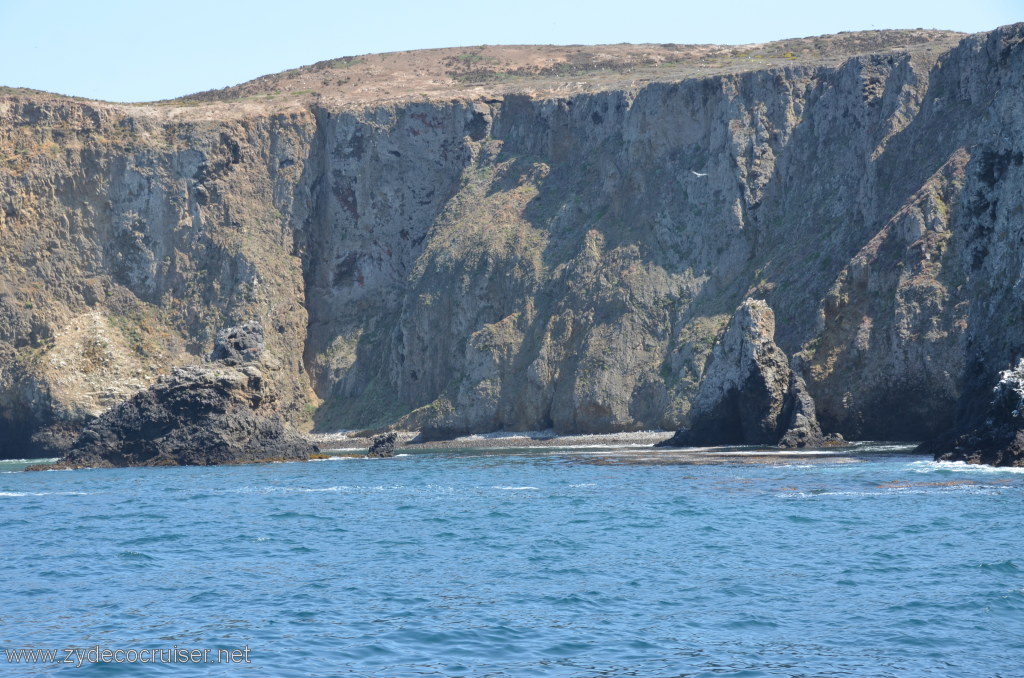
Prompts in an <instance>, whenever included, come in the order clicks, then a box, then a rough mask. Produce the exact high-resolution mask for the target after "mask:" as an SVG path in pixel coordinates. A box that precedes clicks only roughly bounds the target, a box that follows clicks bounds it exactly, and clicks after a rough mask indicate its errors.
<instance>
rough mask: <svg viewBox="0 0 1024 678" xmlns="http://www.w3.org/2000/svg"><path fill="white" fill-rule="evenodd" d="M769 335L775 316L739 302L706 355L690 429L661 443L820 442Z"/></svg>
mask: <svg viewBox="0 0 1024 678" xmlns="http://www.w3.org/2000/svg"><path fill="white" fill-rule="evenodd" d="M774 336H775V314H774V313H773V312H772V310H771V308H769V307H768V304H766V303H765V302H764V301H761V300H754V299H747V300H746V301H744V302H743V304H742V305H741V306H740V307H739V308H738V309H737V310H736V313H735V314H734V315H733V317H732V321H731V322H730V323H729V327H728V328H727V329H726V331H725V334H724V335H723V336H722V338H721V340H720V341H719V342H718V343H717V344H716V345H715V347H714V349H713V350H712V352H711V358H710V359H709V360H708V367H707V370H706V371H705V373H704V376H703V378H702V379H701V382H700V388H699V389H698V390H697V395H696V397H695V398H694V402H693V409H692V410H691V411H690V426H689V427H688V428H686V429H684V430H681V431H679V432H677V433H676V435H675V436H673V437H672V438H671V439H670V440H668V441H666V442H665V443H663V444H664V445H666V446H673V447H689V446H703V445H776V444H778V445H781V446H783V447H807V446H813V445H819V444H821V443H822V442H823V438H822V435H821V428H820V427H819V426H818V421H817V417H816V416H815V412H814V401H813V399H812V398H811V396H810V394H809V393H808V392H807V388H806V386H805V385H804V381H803V378H802V377H801V376H800V375H798V374H796V373H795V372H794V371H793V370H791V369H790V367H789V361H788V360H787V358H786V354H785V353H784V352H783V351H782V349H780V348H779V347H778V346H776V345H775V341H774Z"/></svg>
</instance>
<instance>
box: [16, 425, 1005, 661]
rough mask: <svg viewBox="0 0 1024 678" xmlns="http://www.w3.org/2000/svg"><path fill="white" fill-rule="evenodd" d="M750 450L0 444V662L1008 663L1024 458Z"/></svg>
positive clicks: (868, 448)
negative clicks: (21, 460) (288, 451)
mask: <svg viewBox="0 0 1024 678" xmlns="http://www.w3.org/2000/svg"><path fill="white" fill-rule="evenodd" d="M744 454H746V452H744V451H743V450H739V451H737V454H736V457H735V461H734V462H733V461H727V462H726V463H717V464H711V465H702V464H693V463H688V462H692V461H694V457H693V456H692V455H691V456H690V457H686V458H683V457H674V456H672V455H671V454H665V455H662V454H659V453H652V452H651V451H649V450H646V451H637V450H618V449H586V448H582V449H534V450H529V449H503V450H482V449H481V450H463V451H457V452H456V451H430V452H418V453H412V454H409V455H403V456H400V457H398V458H394V459H341V460H328V461H322V462H309V463H291V464H267V465H252V466H233V467H208V468H195V467H192V468H138V469H104V470H98V469H97V470H84V471H51V472H42V473H21V472H18V470H17V469H19V468H21V467H23V466H24V464H18V463H16V462H4V463H0V549H2V551H0V552H2V568H0V646H2V652H0V673H3V674H5V675H16V676H37V675H39V676H41V675H74V676H83V677H85V676H92V675H142V674H143V673H144V674H145V675H150V674H153V675H157V674H159V675H170V674H172V673H173V674H174V675H223V674H231V673H235V672H244V673H248V674H250V675H254V676H255V675H260V676H264V675H266V676H339V675H340V676H382V677H383V676H387V677H405V676H410V677H412V676H415V677H417V678H420V677H424V676H472V677H484V676H494V677H498V676H503V677H504V676H608V677H619V676H650V677H669V676H794V677H795V676H899V677H905V676H943V677H945V676H985V677H987V678H993V677H997V676H1006V677H1009V676H1021V675H1024V539H1022V530H1021V527H1022V517H1024V472H1022V471H1024V469H1018V470H999V469H991V468H981V467H968V466H965V465H963V464H940V463H934V462H931V461H928V460H926V459H924V458H922V457H918V456H911V455H908V454H906V448H897V447H894V446H881V445H875V446H872V445H859V446H857V447H856V448H854V449H852V450H850V449H846V450H841V451H838V452H836V453H835V454H836V456H835V457H834V458H826V459H815V458H812V457H808V458H807V459H801V458H799V457H797V458H791V457H789V458H782V457H780V458H779V459H778V460H777V461H776V460H773V459H771V458H769V459H768V460H767V461H765V460H764V459H761V460H760V462H759V463H746V462H747V461H749V459H748V458H747V457H745V456H744ZM697 459H698V460H699V457H697ZM684 462H687V463H684ZM243 647H244V648H248V651H249V655H248V658H249V663H244V662H243V663H235V664H229V663H226V662H222V663H219V664H217V663H206V664H185V663H180V662H175V663H163V664H156V663H153V664H147V665H146V666H139V665H132V664H128V663H118V662H114V661H108V662H92V661H86V662H85V663H84V664H83V665H82V666H80V667H77V666H76V665H75V664H74V663H70V664H62V663H54V662H33V663H27V664H26V663H24V662H23V661H19V662H17V663H14V662H11V661H9V660H8V659H7V656H6V654H4V653H5V652H8V651H13V650H16V649H19V648H42V649H45V648H51V649H64V648H77V649H79V650H80V651H82V652H85V651H87V650H89V649H93V650H96V649H97V648H98V649H110V650H113V649H122V650H124V649H140V648H153V649H159V648H163V649H167V650H172V649H175V648H177V649H182V650H192V649H203V648H208V649H212V650H216V649H233V648H239V649H241V648H243ZM60 658H61V659H64V658H65V657H64V655H63V654H62V655H61V657H60Z"/></svg>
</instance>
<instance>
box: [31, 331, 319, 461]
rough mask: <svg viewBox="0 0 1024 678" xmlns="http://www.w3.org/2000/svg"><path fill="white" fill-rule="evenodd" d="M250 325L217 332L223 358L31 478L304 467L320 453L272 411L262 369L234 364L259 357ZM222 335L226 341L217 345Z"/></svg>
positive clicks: (142, 396)
mask: <svg viewBox="0 0 1024 678" xmlns="http://www.w3.org/2000/svg"><path fill="white" fill-rule="evenodd" d="M253 325H254V324H253V323H250V324H247V325H245V326H243V327H242V328H232V330H231V331H228V332H227V333H224V332H222V333H221V335H218V342H219V345H220V346H222V350H218V349H215V350H214V354H213V356H218V355H219V356H222V357H221V358H218V359H217V360H216V361H215V362H210V363H206V364H203V365H192V366H188V367H179V368H177V369H175V370H174V371H173V372H171V374H169V375H167V376H164V377H161V378H160V379H159V380H158V381H157V382H156V383H155V384H153V385H152V386H151V387H149V388H148V389H145V390H144V391H141V392H139V393H137V394H135V396H133V397H132V398H130V399H129V400H127V401H125V402H123V403H121V404H120V405H117V406H116V407H113V408H111V409H110V410H108V411H107V412H105V413H104V414H103V415H101V416H100V417H98V418H97V419H96V420H95V421H93V422H92V423H90V424H89V425H88V426H86V428H85V430H84V431H83V432H82V434H81V435H80V436H79V437H78V439H77V440H76V441H75V443H74V445H73V446H72V447H71V449H70V450H69V451H68V452H67V453H66V454H65V455H64V456H62V457H61V459H60V460H59V461H58V462H57V463H56V464H52V465H46V466H43V467H32V468H33V470H35V469H38V468H83V467H122V466H181V465H200V466H206V465H214V464H242V463H254V462H263V461H299V460H306V459H309V455H310V454H313V453H315V452H317V451H318V448H317V447H316V446H315V445H313V444H312V443H310V442H308V441H306V440H305V439H304V438H302V436H301V435H299V434H298V433H297V432H296V431H294V430H293V429H291V428H290V427H289V426H288V425H287V424H286V423H285V422H284V420H283V419H282V418H281V417H280V416H279V415H278V414H277V413H276V412H274V411H273V409H272V404H273V402H274V400H275V395H274V392H273V389H272V387H271V386H270V382H269V380H268V379H267V377H266V375H265V374H264V371H263V368H261V366H260V365H259V364H258V363H255V362H239V361H240V360H241V358H244V357H252V356H259V355H260V352H261V351H262V341H260V342H259V344H254V343H252V342H251V339H252V338H253V337H254V336H257V334H258V335H259V336H260V337H262V329H261V328H258V327H253ZM234 330H241V331H238V332H236V331H234ZM222 335H223V336H224V337H226V338H227V340H228V341H224V342H221V336H222ZM237 338H241V340H240V341H236V339H237ZM213 356H212V357H213Z"/></svg>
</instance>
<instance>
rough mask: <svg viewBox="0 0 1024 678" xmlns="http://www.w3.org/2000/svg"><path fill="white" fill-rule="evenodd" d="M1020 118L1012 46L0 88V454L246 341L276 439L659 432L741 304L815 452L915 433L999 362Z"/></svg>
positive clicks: (510, 59)
mask: <svg viewBox="0 0 1024 678" xmlns="http://www.w3.org/2000/svg"><path fill="white" fill-rule="evenodd" d="M1022 90H1024V25H1015V26H1009V27H1005V28H1002V29H998V30H996V31H993V32H991V33H988V34H980V35H973V36H961V35H957V34H950V33H941V32H929V31H904V32H873V33H859V34H841V35H839V36H826V37H822V38H810V39H804V40H796V41H787V42H785V43H776V44H769V45H752V46H745V47H740V48H724V47H722V48H720V47H713V46H699V47H686V46H679V45H660V46H659V45H650V46H621V45H620V46H610V47H592V48H582V47H574V48H553V47H548V48H530V47H516V48H511V47H509V48H495V47H485V48H473V49H467V50H432V51H429V52H422V53H411V54H404V55H402V54H399V55H376V56H367V57H359V58H349V59H338V60H334V61H331V62H324V63H321V64H316V65H314V66H311V67H307V68H304V69H298V70H296V71H293V72H286V73H282V74H278V75H276V76H268V77H267V78H261V79H260V80H257V81H254V82H252V83H246V84H245V85H241V86H238V87H235V88H229V89H227V90H223V91H218V92H210V93H204V94H202V95H195V96H192V97H186V98H185V99H181V100H176V101H170V102H158V103H152V104H110V103H102V102H92V101H84V100H77V99H71V98H66V97H58V96H55V95H49V94H44V93H39V92H31V91H24V90H9V89H8V90H2V91H0V456H9V457H26V456H33V455H35V454H46V453H47V451H48V450H50V449H51V448H52V446H53V445H55V444H58V443H59V441H60V440H64V439H66V438H67V436H68V435H70V434H69V433H67V432H68V431H73V430H74V429H75V428H76V427H78V426H80V425H81V424H83V423H85V422H87V421H90V420H91V419H93V418H94V417H96V416H97V415H99V414H100V413H102V412H103V411H105V410H107V409H109V408H110V407H112V406H113V405H116V404H117V403H120V402H123V401H124V400H126V399H127V398H129V397H130V396H131V395H132V394H134V393H136V392H138V391H140V390H142V389H143V388H145V387H146V386H148V385H149V384H151V383H153V382H154V381H155V380H156V379H157V378H158V377H159V376H160V375H161V374H164V373H166V372H167V371H168V370H169V369H171V368H172V367H175V366H180V365H186V364H190V363H194V362H197V361H198V360H199V356H202V355H205V354H207V353H208V352H209V350H210V348H211V346H212V344H213V340H214V335H215V334H216V331H217V330H218V329H219V328H221V327H223V326H226V325H231V324H237V323H239V322H241V321H244V320H247V319H249V318H256V319H259V320H260V321H261V322H262V324H263V326H264V327H265V328H266V344H267V348H266V354H267V356H268V358H267V359H269V360H272V361H274V364H275V365H278V364H279V369H274V370H273V377H272V378H273V380H274V382H275V383H274V387H275V391H276V393H277V394H278V401H277V408H278V410H279V411H280V413H281V414H283V415H284V416H286V417H287V418H288V419H289V420H291V421H292V422H293V423H296V424H299V425H303V424H304V425H307V426H317V427H319V428H321V429H333V428H353V427H365V426H379V425H385V424H395V423H397V424H398V425H400V426H403V427H407V428H418V429H421V430H423V431H424V433H425V435H428V436H430V435H434V436H444V435H452V434H456V433H464V432H469V431H487V430H495V429H501V428H505V429H520V430H523V429H544V428H549V427H551V428H554V429H556V430H557V431H559V432H563V433H568V432H606V431H619V430H630V429H645V428H654V427H659V428H666V429H676V428H683V427H685V426H686V425H687V423H688V414H689V410H690V407H691V402H692V401H693V399H694V397H695V394H696V393H697V390H698V386H699V384H700V383H701V380H702V377H703V375H704V371H705V364H706V362H707V361H708V357H709V355H710V354H711V350H712V347H713V346H714V344H715V341H716V340H717V339H719V338H720V336H721V335H722V333H723V332H724V330H725V328H726V325H727V324H728V322H729V319H730V317H731V316H732V314H733V312H734V310H735V309H736V308H737V307H738V306H739V305H740V303H741V302H742V301H743V300H744V299H746V298H748V297H753V298H757V299H761V300H763V301H764V302H765V303H766V304H767V306H768V307H770V308H771V309H772V311H773V312H774V316H775V321H776V330H775V342H776V343H777V344H778V347H779V348H780V349H781V350H782V351H784V352H785V354H786V355H788V356H796V357H797V359H798V360H800V361H802V362H801V364H803V365H804V366H805V367H806V370H805V371H806V386H807V389H808V391H809V392H810V394H811V395H812V396H813V398H814V401H815V403H816V405H817V416H818V418H819V420H820V421H821V425H822V427H823V428H824V429H825V430H829V431H837V432H840V433H842V434H843V435H844V436H846V437H847V438H851V437H852V438H869V437H873V438H903V439H919V438H925V437H929V436H930V435H931V434H933V433H935V432H936V431H937V429H938V428H939V427H943V426H945V425H947V424H948V422H950V421H952V420H953V419H954V418H957V417H959V418H960V419H961V420H968V419H970V418H971V417H978V416H980V413H983V411H984V408H985V406H986V405H987V403H988V401H989V399H990V393H989V391H990V388H991V383H992V381H993V380H994V379H995V376H996V375H997V373H998V371H999V370H1000V369H1002V368H1003V367H1005V365H1006V364H1009V363H1011V362H1013V361H1014V360H1016V358H1017V357H1019V356H1021V355H1024V335H1022V334H1021V332H1020V331H1019V328H1020V327H1021V322H1022V318H1021V310H1022V295H1024V285H1022V284H1021V282H1020V281H1021V276H1022V273H1024V258H1022V252H1024V249H1022V247H1021V242H1022V239H1024V191H1022V189H1021V186H1024V182H1022V178H1024V167H1022V165H1024V108H1022V106H1024V104H1022V102H1024V91H1022ZM979 375H983V376H984V377H985V378H984V379H979V378H978V377H979ZM54 441H58V442H54Z"/></svg>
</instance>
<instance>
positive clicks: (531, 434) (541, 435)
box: [460, 429, 558, 440]
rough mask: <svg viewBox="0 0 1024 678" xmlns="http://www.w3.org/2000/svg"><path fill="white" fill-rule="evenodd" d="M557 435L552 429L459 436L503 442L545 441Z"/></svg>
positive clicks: (461, 438) (463, 438)
mask: <svg viewBox="0 0 1024 678" xmlns="http://www.w3.org/2000/svg"><path fill="white" fill-rule="evenodd" d="M556 437H558V434H556V433H555V431H554V429H547V430H545V431H492V432H491V433H474V434H473V435H468V436H461V437H460V440H503V439H506V438H529V439H531V440H546V439H550V438H556Z"/></svg>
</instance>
